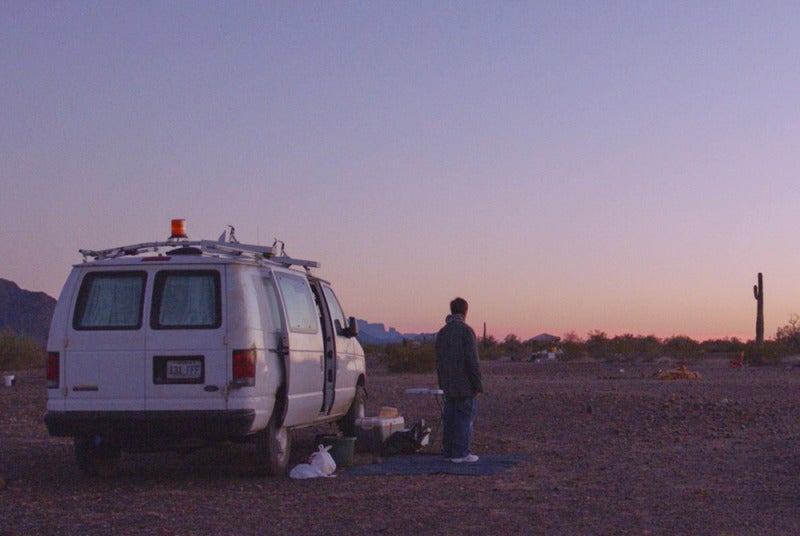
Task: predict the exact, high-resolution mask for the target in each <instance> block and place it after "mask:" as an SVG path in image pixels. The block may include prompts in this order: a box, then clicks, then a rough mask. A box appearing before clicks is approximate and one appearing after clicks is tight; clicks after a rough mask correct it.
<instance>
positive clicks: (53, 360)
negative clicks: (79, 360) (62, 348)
mask: <svg viewBox="0 0 800 536" xmlns="http://www.w3.org/2000/svg"><path fill="white" fill-rule="evenodd" d="M47 388H48V389H58V352H48V353H47Z"/></svg>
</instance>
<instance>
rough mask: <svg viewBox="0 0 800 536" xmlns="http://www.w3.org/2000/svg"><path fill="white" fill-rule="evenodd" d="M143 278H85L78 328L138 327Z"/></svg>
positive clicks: (112, 276)
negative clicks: (83, 303) (86, 285)
mask: <svg viewBox="0 0 800 536" xmlns="http://www.w3.org/2000/svg"><path fill="white" fill-rule="evenodd" d="M143 283H144V277H142V276H140V275H129V276H119V275H116V274H115V275H109V276H108V277H102V276H100V277H97V276H95V277H91V279H88V278H87V281H86V282H85V283H84V284H88V285H89V289H88V295H87V296H86V305H85V306H84V309H83V314H82V315H81V318H80V320H79V322H78V325H79V327H81V328H124V327H136V326H138V325H139V316H140V310H139V307H140V305H141V302H142V286H143Z"/></svg>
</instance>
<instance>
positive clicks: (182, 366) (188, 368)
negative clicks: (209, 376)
mask: <svg viewBox="0 0 800 536" xmlns="http://www.w3.org/2000/svg"><path fill="white" fill-rule="evenodd" d="M202 374H203V367H202V365H201V364H200V360H199V359H180V360H177V359H171V360H169V361H167V379H168V380H196V379H199V378H200V376H201V375H202Z"/></svg>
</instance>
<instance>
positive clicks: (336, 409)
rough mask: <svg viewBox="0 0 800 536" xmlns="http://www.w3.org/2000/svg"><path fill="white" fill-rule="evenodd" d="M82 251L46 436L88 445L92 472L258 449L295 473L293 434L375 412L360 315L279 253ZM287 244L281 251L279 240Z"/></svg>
mask: <svg viewBox="0 0 800 536" xmlns="http://www.w3.org/2000/svg"><path fill="white" fill-rule="evenodd" d="M172 227H173V229H172V236H170V238H169V239H168V240H167V241H166V242H150V243H143V244H135V245H131V246H122V247H116V248H111V249H106V250H100V251H87V250H81V253H82V254H83V256H84V262H83V263H81V264H77V265H75V266H74V267H73V269H72V272H71V274H70V275H69V277H68V279H67V281H66V283H65V285H64V288H63V290H62V291H61V295H60V297H59V299H58V304H57V305H56V309H55V312H54V314H53V319H52V323H51V326H50V336H49V340H48V344H47V413H46V414H45V417H44V420H45V424H46V425H47V430H48V432H49V433H50V434H51V435H54V436H67V437H74V438H75V453H76V457H77V461H78V466H79V468H80V470H81V471H82V472H83V473H84V474H90V475H92V474H97V475H104V474H110V473H113V472H114V470H115V468H116V466H117V464H118V462H119V458H120V453H121V452H122V451H129V452H137V451H138V452H142V451H159V450H178V451H183V450H189V449H193V448H196V447H200V446H204V445H208V444H210V443H216V442H226V441H234V442H241V441H245V440H250V441H253V442H254V443H255V449H256V460H257V464H258V465H259V467H260V468H261V469H262V470H263V472H265V473H267V474H271V475H277V474H285V472H286V470H287V467H288V463H289V452H290V447H291V440H290V431H291V430H292V429H294V428H300V427H305V426H312V425H316V424H321V423H326V422H334V421H335V422H337V423H338V425H339V427H340V428H341V429H342V431H343V432H344V433H345V434H346V435H354V432H355V419H356V418H360V417H363V416H364V414H365V412H364V399H365V390H364V386H365V379H366V374H365V367H364V352H363V350H362V348H361V346H360V345H359V343H358V341H357V340H356V335H357V329H356V322H355V318H353V317H349V319H348V318H346V317H345V315H344V312H343V310H342V307H341V305H340V304H339V301H338V300H337V298H336V296H335V294H334V292H333V289H332V288H331V286H330V285H329V284H328V283H327V282H326V281H324V280H322V279H320V278H318V277H316V276H314V275H312V274H311V269H312V268H315V267H318V264H317V263H316V262H313V261H303V260H298V259H292V258H289V257H287V256H286V255H285V254H283V248H282V247H281V248H280V251H279V250H278V248H277V247H276V246H273V247H271V248H270V247H264V246H254V245H247V244H240V243H239V242H238V241H236V238H235V237H234V233H233V228H231V230H230V231H228V232H227V236H226V233H223V235H222V236H221V237H220V238H219V240H217V241H208V240H202V241H189V240H188V239H187V237H186V233H185V224H184V222H183V220H173V226H172ZM276 244H277V242H276Z"/></svg>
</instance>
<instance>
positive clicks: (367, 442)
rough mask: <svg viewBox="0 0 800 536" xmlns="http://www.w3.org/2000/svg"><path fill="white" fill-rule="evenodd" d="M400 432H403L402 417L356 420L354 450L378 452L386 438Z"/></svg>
mask: <svg viewBox="0 0 800 536" xmlns="http://www.w3.org/2000/svg"><path fill="white" fill-rule="evenodd" d="M401 430H405V419H404V418H403V417H402V416H400V417H391V418H383V417H363V418H361V419H356V450H358V452H378V451H379V450H380V449H381V445H383V442H384V441H386V438H387V437H389V436H390V435H392V434H393V433H395V432H398V431H401Z"/></svg>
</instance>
